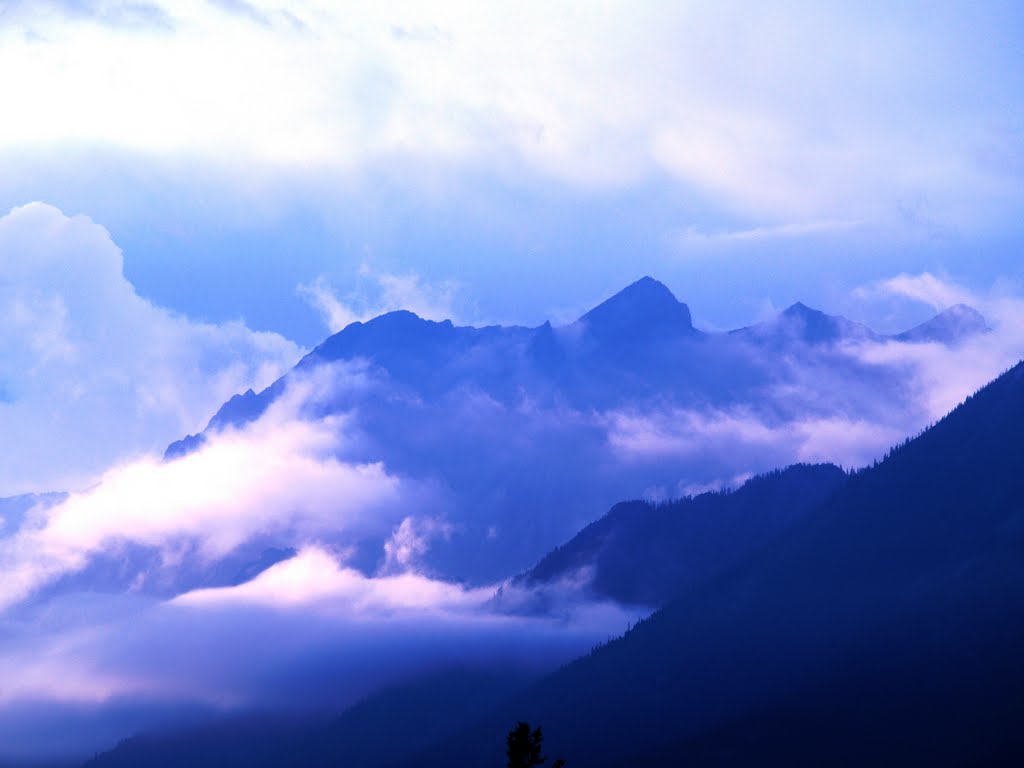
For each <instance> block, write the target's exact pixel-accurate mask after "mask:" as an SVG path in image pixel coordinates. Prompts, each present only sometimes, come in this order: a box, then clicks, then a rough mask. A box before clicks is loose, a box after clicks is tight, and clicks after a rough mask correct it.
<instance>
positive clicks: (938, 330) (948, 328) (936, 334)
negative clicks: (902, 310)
mask: <svg viewBox="0 0 1024 768" xmlns="http://www.w3.org/2000/svg"><path fill="white" fill-rule="evenodd" d="M989 330H991V329H990V328H989V327H988V323H987V322H986V320H985V318H984V316H983V315H982V314H981V313H980V312H979V311H978V310H976V309H975V308H974V307H969V306H967V305H966V304H954V305H953V306H952V307H949V308H948V309H945V310H943V311H942V312H940V313H939V314H937V315H935V317H933V318H931V319H930V320H925V321H924V322H923V323H921V324H920V325H918V326H915V327H914V328H911V329H910V330H909V331H904V332H903V333H900V334H897V335H896V336H895V338H896V340H897V341H909V342H928V341H932V342H939V343H942V344H955V343H957V342H960V341H963V340H964V339H966V338H968V337H970V336H974V335H975V334H979V333H986V332H988V331H989Z"/></svg>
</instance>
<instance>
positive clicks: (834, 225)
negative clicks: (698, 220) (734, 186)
mask: <svg viewBox="0 0 1024 768" xmlns="http://www.w3.org/2000/svg"><path fill="white" fill-rule="evenodd" d="M864 223H865V222H864V221H849V220H844V219H820V220H812V221H802V222H794V223H790V224H775V225H769V226H763V227H753V228H750V229H735V230H723V231H720V232H702V231H700V230H698V229H696V228H695V227H689V228H687V229H685V230H684V231H683V232H682V234H681V235H680V236H679V242H680V244H681V245H685V246H689V245H717V244H729V243H745V242H754V243H756V242H761V241H764V240H782V239H787V238H798V237H809V236H817V235H831V234H842V233H846V232H849V231H850V230H852V229H856V228H857V227H859V226H862V225H863V224H864Z"/></svg>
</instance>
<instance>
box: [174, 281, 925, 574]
mask: <svg viewBox="0 0 1024 768" xmlns="http://www.w3.org/2000/svg"><path fill="white" fill-rule="evenodd" d="M880 338H881V337H877V336H876V335H875V334H873V333H871V332H870V331H869V330H867V329H866V328H864V327H863V326H859V325H857V324H855V323H851V322H850V321H847V320H844V319H842V318H834V317H830V316H827V315H824V314H823V313H820V312H817V311H816V310H811V309H809V308H807V307H804V306H803V305H795V306H794V307H792V308H790V309H789V310H787V311H786V312H784V313H782V315H780V317H779V318H778V319H777V320H776V321H774V322H772V323H768V324H763V325H762V326H754V327H752V328H748V329H743V330H741V331H737V332H735V333H731V334H722V333H706V332H703V331H700V330H698V329H696V328H695V327H694V325H693V322H692V318H691V314H690V310H689V309H688V308H687V306H686V305H685V304H683V303H681V302H679V301H678V300H677V299H676V297H675V296H673V295H672V292H671V291H669V289H668V288H667V287H666V286H664V285H663V284H662V283H659V282H658V281H656V280H653V279H651V278H643V279H641V280H639V281H637V282H636V283H633V284H632V285H630V286H628V287H626V288H625V289H623V290H622V291H621V292H619V293H618V294H616V295H615V296H613V297H611V298H610V299H608V300H607V301H605V302H603V303H602V304H600V305H599V306H597V307H595V308H594V309H592V310H590V311H589V312H587V313H585V314H584V315H583V316H582V317H580V318H579V320H577V321H576V322H574V323H571V324H569V325H567V326H564V327H552V326H551V325H550V324H548V323H545V324H543V325H541V326H539V327H536V328H523V327H515V326H514V327H500V326H490V327H485V328H473V327H460V326H456V325H453V324H452V323H451V322H449V321H445V322H433V321H429V320H424V319H421V318H419V317H417V316H416V315H414V314H412V313H410V312H401V311H400V312H391V313H388V314H386V315H382V316H380V317H377V318H375V319H373V320H370V321H368V322H365V323H353V324H351V325H349V326H348V327H347V328H345V329H344V330H342V331H341V332H339V333H337V334H335V335H333V336H331V337H330V338H328V339H327V340H326V341H324V343H323V344H321V345H320V346H318V347H317V348H316V349H314V350H313V351H312V352H310V353H309V355H307V356H306V357H305V358H304V359H303V360H302V361H301V362H300V363H299V365H298V366H297V367H296V369H295V370H294V371H292V372H290V373H289V374H288V375H286V376H285V377H283V378H282V379H280V380H279V381H277V382H275V383H274V384H273V385H272V386H270V387H268V388H267V389H266V390H264V391H262V392H258V393H257V392H252V391H249V392H246V393H244V394H240V395H236V396H235V397H233V398H232V399H231V400H229V401H228V402H227V403H225V405H224V406H223V407H222V408H221V409H220V410H219V411H218V412H217V413H216V414H215V415H214V416H213V418H212V419H211V421H210V424H209V426H208V428H207V430H206V431H205V432H204V433H202V434H200V435H192V436H188V437H186V438H185V439H183V440H181V441H179V442H177V443H175V444H173V445H172V446H170V447H169V448H168V449H167V457H168V458H169V459H172V458H175V457H178V456H181V455H183V454H185V453H188V452H189V451H192V450H195V449H196V448H197V447H198V446H200V445H202V443H203V441H204V440H206V439H207V437H208V435H209V434H212V433H215V432H217V431H218V430H222V429H226V428H233V427H234V428H237V427H241V426H244V425H245V424H247V423H249V422H251V421H252V420H254V419H256V418H258V417H259V416H260V415H262V414H263V413H264V412H265V411H266V409H267V408H268V407H269V406H270V405H271V404H272V403H274V402H276V401H277V400H278V399H279V398H281V396H282V395H283V394H284V393H285V392H286V391H288V390H289V388H290V387H292V386H293V385H295V383H296V382H299V381H301V380H302V379H303V377H306V376H309V375H312V374H315V373H317V372H325V371H327V372H329V378H330V380H331V381H332V382H335V384H336V386H334V387H333V389H331V391H328V392H326V393H321V394H319V395H318V397H317V399H316V400H315V401H314V402H310V403H308V404H307V405H306V407H305V408H304V410H303V416H304V417H306V418H316V417H319V416H322V415H326V414H329V413H336V412H344V413H347V414H349V415H350V419H349V420H348V421H347V427H346V428H348V429H351V430H353V431H354V432H355V433H356V434H357V435H358V437H359V440H358V444H357V447H355V448H353V449H352V450H351V452H350V454H347V455H346V458H347V459H350V460H356V461H382V462H383V463H384V465H385V466H386V467H387V468H388V470H389V471H390V472H392V473H394V474H397V475H399V476H400V477H403V478H411V479H413V480H415V481H416V482H419V483H424V484H426V485H428V486H429V487H431V488H433V489H434V490H435V491H436V493H435V494H434V501H433V505H432V506H431V508H430V509H425V510H423V511H422V512H421V513H422V514H431V515H435V516H437V515H440V516H443V517H445V518H446V520H448V522H450V523H451V526H450V531H451V535H450V536H449V537H448V538H447V539H445V540H443V541H436V542H435V543H434V544H433V546H432V548H431V551H430V554H429V555H428V557H429V559H430V563H429V564H430V566H431V567H433V568H434V569H435V570H436V571H438V572H440V573H443V574H445V575H448V576H452V577H459V578H468V579H470V580H474V581H488V580H493V579H498V578H504V577H506V576H507V575H508V574H509V573H510V572H515V571H518V570H521V569H523V568H525V567H527V566H528V565H529V563H531V562H533V561H534V560H535V558H536V557H537V555H538V554H539V553H540V552H544V551H546V550H548V549H550V548H551V547H553V546H554V545H556V544H557V543H559V542H561V541H564V540H566V539H567V538H568V537H569V536H571V535H572V533H573V532H574V531H576V530H579V528H580V527H581V526H582V525H583V524H584V523H585V522H586V521H587V520H588V519H589V517H590V515H591V514H592V511H593V510H594V509H600V508H607V507H608V506H610V505H611V504H612V503H613V502H614V501H616V500H617V499H621V498H623V497H628V496H631V495H634V494H635V493H637V490H638V489H645V488H650V487H656V488H657V487H661V488H664V489H668V491H669V493H672V491H673V489H675V488H676V487H678V486H679V484H680V483H681V482H683V481H685V482H686V483H706V482H709V481H713V480H718V479H719V478H722V477H735V476H737V475H739V474H744V473H750V472H757V471H765V470H768V469H770V468H772V467H773V466H776V465H777V464H779V463H785V462H788V461H792V460H795V458H796V457H795V456H791V455H790V456H778V455H775V454H773V453H772V452H771V448H770V447H769V448H766V449H763V450H762V449H759V448H757V447H756V446H754V447H753V448H747V449H746V450H745V451H744V450H708V451H696V450H690V451H685V450H681V451H679V452H680V453H682V455H677V452H676V451H677V449H674V448H672V439H673V438H672V437H671V430H672V429H674V428H675V427H674V422H675V421H676V420H679V421H680V422H681V423H682V424H684V425H685V424H686V423H687V421H686V420H687V419H688V418H690V416H691V415H693V414H695V415H696V417H697V418H698V420H699V419H700V418H703V417H704V415H705V414H707V418H711V419H716V418H722V417H724V418H726V419H732V418H735V417H736V414H737V413H738V414H740V416H739V418H740V419H753V420H754V421H755V422H756V423H755V427H757V426H758V425H761V426H763V427H766V428H774V427H777V426H780V425H784V424H785V423H786V422H788V421H792V420H804V419H815V418H819V419H830V418H833V417H834V416H835V415H836V414H844V415H845V416H846V417H847V418H851V419H858V420H861V421H863V422H865V423H871V422H873V421H875V420H887V419H889V420H891V419H892V418H893V413H906V414H908V419H910V416H909V414H912V413H914V409H916V408H918V404H917V403H915V402H913V401H912V399H911V395H910V394H909V392H910V388H909V387H907V386H906V385H907V380H906V376H907V375H908V374H907V372H906V371H905V370H897V368H896V367H885V366H880V365H874V364H868V363H865V362H862V361H861V360H860V359H858V358H857V357H856V356H852V355H850V354H849V353H848V352H847V351H846V349H845V346H844V344H841V343H840V342H843V341H851V342H869V341H871V340H878V339H880ZM661 427H665V428H667V429H669V430H670V436H669V439H668V440H667V441H665V440H661V437H660V436H659V435H658V434H652V435H648V432H650V431H651V430H654V432H655V433H656V432H657V430H658V429H659V428H661ZM659 441H661V442H659ZM666 446H667V447H666ZM652 447H653V450H652V449H651V448H652ZM758 451H760V452H758ZM380 535H381V536H386V535H387V531H381V533H380ZM380 543H381V542H380V540H379V539H378V540H373V541H369V540H368V541H366V542H362V543H360V546H361V547H362V549H361V550H360V551H361V552H362V554H361V555H360V558H361V559H360V562H362V563H364V564H365V565H366V567H368V568H372V567H374V562H373V558H374V557H376V556H378V555H379V551H380ZM279 544H280V545H281V546H293V543H291V542H280V543H279Z"/></svg>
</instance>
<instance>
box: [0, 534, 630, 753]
mask: <svg viewBox="0 0 1024 768" xmlns="http://www.w3.org/2000/svg"><path fill="white" fill-rule="evenodd" d="M493 594H494V589H493V588H479V589H466V588H464V587H462V586H460V585H458V584H452V583H446V582H442V581H438V580H433V579H430V578H428V577H425V576H422V575H419V574H416V573H404V574H399V575H392V576H378V577H368V576H366V575H364V574H362V573H360V572H358V571H355V570H353V569H350V568H348V567H346V566H344V565H342V564H341V563H339V561H338V559H337V556H336V555H334V554H332V553H331V552H329V551H328V550H326V549H324V548H322V547H319V546H315V545H313V546H309V547H306V548H304V549H303V550H302V551H301V552H300V553H299V554H298V555H297V556H296V557H294V558H292V559H290V560H288V561H286V562H283V563H280V564H278V565H275V566H273V567H272V568H270V569H268V570H267V571H265V572H263V573H262V574H260V575H259V576H257V577H256V578H255V579H253V580H252V581H250V582H247V583H244V584H241V585H238V586H235V587H226V588H218V589H200V590H195V591H192V592H187V593H185V594H182V595H180V596H178V597H175V598H173V599H171V600H156V599H153V598H148V597H145V596H137V595H131V594H117V595H90V594H82V593H79V594H74V595H69V596H65V597H59V596H58V597H56V598H53V599H51V600H49V601H48V602H47V603H46V604H45V605H43V606H40V607H39V608H38V609H36V610H34V611H30V612H28V614H27V615H22V616H19V617H17V618H6V619H5V618H4V617H3V616H2V614H0V676H2V677H3V680H4V685H3V686H2V687H0V744H2V745H3V746H2V747H0V759H3V758H7V757H11V756H14V755H18V753H19V752H20V756H25V755H28V756H31V757H34V758H37V759H38V758H40V757H49V758H53V757H58V756H60V757H65V756H69V757H81V756H82V755H83V754H87V753H90V752H95V751H98V750H102V749H105V748H109V747H111V746H113V744H114V743H115V742H116V741H117V740H119V739H121V738H124V737H125V736H126V735H129V734H130V733H132V732H137V731H139V730H145V729H152V728H157V727H160V726H167V725H168V724H173V723H174V722H175V721H176V720H180V719H181V718H182V717H183V715H186V716H188V717H190V718H191V719H196V718H200V717H210V716H211V715H213V714H216V713H224V712H232V711H235V712H237V711H242V712H244V711H250V710H257V711H264V712H266V711H270V712H289V711H293V712H294V711H297V712H303V713H307V712H309V711H322V712H337V711H340V710H341V709H343V708H345V707H346V706H349V705H351V704H352V703H354V702H355V701H357V700H358V699H359V698H361V697H363V696H365V695H366V694H367V693H369V692H371V691H373V690H375V689H377V688H379V687H381V686H383V685H385V684H388V683H391V682H395V681H398V680H402V679H408V678H410V677H412V676H415V675H417V674H419V673H422V672H424V671H426V670H431V669H434V668H439V667H440V668H443V667H445V666H448V665H452V664H459V665H462V666H465V665H471V666H484V667H494V666H497V667H501V668H509V667H512V668H516V669H521V670H523V671H524V674H533V673H536V672H542V671H546V670H549V669H552V668H554V667H556V666H558V665H559V664H561V663H564V662H566V661H568V660H569V659H571V658H573V657H575V656H577V655H578V654H580V653H582V652H584V651H585V650H587V649H588V648H590V647H592V646H593V644H594V643H595V642H596V641H598V640H602V639H604V638H606V637H607V636H608V634H609V633H618V632H621V631H623V630H624V629H625V628H626V624H627V622H628V621H630V620H633V619H635V618H636V616H635V611H632V612H630V613H628V614H627V613H626V612H624V611H622V610H621V609H618V608H616V607H615V606H611V605H606V604H594V605H590V604H581V603H580V602H579V601H578V600H573V599H570V598H569V597H566V598H565V599H563V600H561V602H560V604H559V605H560V608H561V612H560V613H559V615H558V616H556V617H549V616H537V615H516V616H514V615H510V614H509V613H508V612H504V611H502V610H500V609H499V607H498V606H496V605H495V604H494V603H493V602H492V601H491V598H492V596H493ZM83 712H88V716H87V717H84V716H83ZM82 719H85V720H87V722H88V724H89V727H80V728H74V727H71V728H69V726H68V724H69V723H76V722H78V721H79V720H82Z"/></svg>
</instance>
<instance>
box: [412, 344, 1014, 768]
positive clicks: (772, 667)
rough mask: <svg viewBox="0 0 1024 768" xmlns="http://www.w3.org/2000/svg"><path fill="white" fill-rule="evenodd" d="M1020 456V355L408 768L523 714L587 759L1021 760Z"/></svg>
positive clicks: (461, 747) (480, 756) (473, 753)
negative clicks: (701, 578)
mask: <svg viewBox="0 0 1024 768" xmlns="http://www.w3.org/2000/svg"><path fill="white" fill-rule="evenodd" d="M1021 466H1024V364H1020V365H1018V366H1016V367H1015V368H1013V369H1012V370H1010V371H1009V372H1007V373H1006V374H1004V375H1003V376H1002V377H1000V378H999V379H998V380H996V381H994V382H993V383H992V384H990V385H988V386H987V387H985V388H984V389H982V390H981V391H980V392H978V393H977V394H976V395H975V396H974V397H972V398H970V399H969V400H968V401H967V402H966V403H964V404H963V405H962V406H960V407H959V408H957V409H956V410H955V411H953V412H952V413H951V414H950V415H949V416H947V417H946V418H945V419H943V420H942V421H941V422H939V423H938V424H937V425H935V426H934V427H932V428H931V429H929V430H928V431H926V432H925V433H924V434H922V435H921V436H920V437H918V438H916V439H915V440H913V441H909V442H907V443H906V444H904V445H902V446H900V447H899V448H897V449H895V450H894V451H893V452H892V453H891V455H890V456H889V457H887V458H886V460H885V461H883V462H882V463H880V464H879V465H877V466H875V467H873V468H869V469H867V470H864V471H862V472H860V473H858V474H856V475H855V476H853V477H852V478H851V479H850V480H849V481H848V483H847V484H846V485H845V487H844V488H842V489H840V490H839V491H838V492H837V493H836V494H834V495H833V496H832V497H831V498H830V499H829V500H827V501H826V502H825V503H824V504H823V505H822V506H821V507H820V508H819V509H818V510H816V511H815V512H813V513H811V514H809V515H807V516H805V517H804V518H803V519H802V520H800V521H799V522H797V523H796V524H795V525H794V526H793V527H792V528H790V529H789V530H788V531H787V532H786V533H784V534H783V535H781V536H780V537H778V538H777V539H776V540H775V542H774V543H772V544H771V545H769V546H768V547H765V548H764V549H762V550H760V551H759V552H758V553H756V554H755V555H753V556H752V557H751V558H749V559H748V560H746V561H744V562H743V563H741V564H739V565H738V566H737V567H735V568H734V569H732V570H731V571H729V572H728V573H727V574H725V575H723V576H722V577H721V578H719V579H717V580H715V581H713V582H711V583H710V584H708V585H706V586H705V587H703V588H701V589H698V590H696V591H695V592H693V593H692V594H689V595H685V596H681V597H679V598H678V599H677V600H676V601H674V602H672V603H671V604H669V605H668V606H667V607H666V608H664V609H663V610H661V611H659V612H658V613H656V614H654V615H653V616H652V617H651V618H650V619H649V620H647V621H645V622H643V623H642V624H641V625H639V626H638V627H636V628H635V629H634V630H633V631H631V632H629V633H628V634H627V635H625V636H624V637H623V638H622V639H620V640H617V641H615V642H612V643H610V644H609V645H607V646H606V647H604V648H601V649H599V650H597V651H596V652H594V653H593V654H591V655H590V656H589V657H586V658H583V659H580V660H578V661H576V662H573V663H572V664H570V665H569V666H567V667H565V668H564V669H562V670H561V671H560V672H558V673H556V674H554V675H552V676H551V677H549V678H548V679H546V680H545V681H543V682H542V683H540V684H539V685H537V686H535V687H534V688H532V689H531V690H529V691H528V692H526V693H525V694H524V695H522V696H519V697H516V698H515V699H514V700H513V701H511V702H509V703H508V704H507V705H505V706H503V707H502V708H500V709H499V710H498V711H497V712H496V713H495V714H494V715H493V716H492V717H489V718H487V719H486V720H484V721H482V722H481V723H480V724H479V725H478V726H475V727H474V728H471V729H468V730H466V731H464V732H463V733H461V734H460V735H459V736H458V737H457V738H455V739H453V740H451V741H449V742H447V743H446V744H445V745H442V746H439V747H437V748H436V749H434V750H432V751H430V752H429V753H425V754H424V755H421V756H420V757H419V758H418V759H417V762H416V764H443V765H452V766H463V765H465V766H469V765H479V764H481V761H483V760H484V759H486V755H487V754H488V753H489V752H492V751H493V748H494V743H495V740H496V739H497V738H500V734H501V733H502V732H503V730H502V729H504V728H507V723H508V722H514V721H515V720H516V719H529V720H530V721H531V722H540V723H543V724H544V728H545V733H546V734H548V736H549V738H550V739H551V742H552V743H551V750H552V751H555V750H557V752H558V754H561V755H565V756H566V757H571V758H572V759H573V760H574V761H578V763H579V764H581V765H592V766H611V765H636V764H642V765H666V766H667V765H688V764H692V765H716V766H717V765H722V766H724V765H730V766H745V765H766V766H772V765H981V764H1017V765H1019V764H1021V763H1020V762H1019V761H1020V759H1021V758H1022V757H1024V731H1021V730H1020V728H1019V724H1020V722H1021V717H1022V716H1024V655H1022V654H1021V653H1020V648H1021V647H1024V611H1021V609H1020V606H1021V605H1024V474H1022V473H1021V472H1020V467H1021ZM556 739H557V741H556ZM1002 760H1006V761H1009V762H1000V761H1002ZM1012 761H1016V762H1012ZM412 764H413V763H409V765H412Z"/></svg>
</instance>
